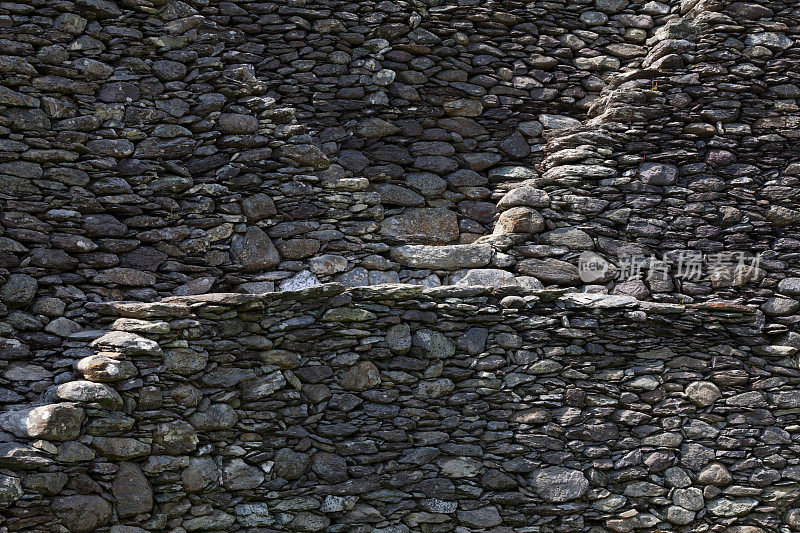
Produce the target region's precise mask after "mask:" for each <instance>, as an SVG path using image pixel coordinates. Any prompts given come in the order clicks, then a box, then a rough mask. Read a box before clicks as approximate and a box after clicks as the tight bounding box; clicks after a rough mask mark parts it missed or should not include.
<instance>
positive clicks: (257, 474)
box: [222, 459, 264, 490]
mask: <svg viewBox="0 0 800 533" xmlns="http://www.w3.org/2000/svg"><path fill="white" fill-rule="evenodd" d="M263 481H264V473H263V472H262V471H261V470H260V469H259V468H258V467H255V466H251V465H249V464H247V463H245V462H244V461H243V460H242V459H233V460H231V461H229V462H228V463H227V464H226V465H225V467H224V468H223V469H222V483H223V484H224V485H225V488H227V489H228V490H248V489H254V488H256V487H258V486H259V485H261V483H262V482H263Z"/></svg>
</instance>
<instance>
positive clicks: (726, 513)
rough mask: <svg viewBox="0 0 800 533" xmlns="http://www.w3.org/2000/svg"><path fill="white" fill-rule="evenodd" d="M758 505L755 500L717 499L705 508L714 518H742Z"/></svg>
mask: <svg viewBox="0 0 800 533" xmlns="http://www.w3.org/2000/svg"><path fill="white" fill-rule="evenodd" d="M757 505H758V500H756V499H755V498H737V499H729V498H718V499H716V500H712V501H710V502H708V504H707V505H706V508H707V509H708V511H709V512H710V513H711V514H712V515H714V516H723V517H730V516H744V515H746V514H747V513H749V512H750V511H752V510H753V509H754V508H755V507H756V506H757Z"/></svg>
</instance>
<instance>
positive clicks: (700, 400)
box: [686, 381, 722, 407]
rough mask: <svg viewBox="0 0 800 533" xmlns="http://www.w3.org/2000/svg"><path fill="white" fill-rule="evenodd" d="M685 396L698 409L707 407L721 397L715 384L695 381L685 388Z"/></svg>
mask: <svg viewBox="0 0 800 533" xmlns="http://www.w3.org/2000/svg"><path fill="white" fill-rule="evenodd" d="M686 396H688V397H689V399H690V400H691V401H692V403H694V404H695V405H698V406H700V407H708V406H709V405H711V404H713V403H714V402H715V401H717V400H718V399H720V398H721V397H722V393H721V392H720V390H719V387H717V386H716V385H715V384H713V383H711V382H709V381H695V382H693V383H690V384H689V385H687V386H686Z"/></svg>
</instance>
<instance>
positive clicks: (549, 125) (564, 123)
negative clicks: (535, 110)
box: [539, 114, 581, 130]
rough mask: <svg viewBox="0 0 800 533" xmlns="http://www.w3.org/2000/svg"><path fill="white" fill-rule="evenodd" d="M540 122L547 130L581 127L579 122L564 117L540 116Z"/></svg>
mask: <svg viewBox="0 0 800 533" xmlns="http://www.w3.org/2000/svg"><path fill="white" fill-rule="evenodd" d="M539 122H541V124H542V126H543V127H544V128H545V129H549V130H562V129H568V128H575V127H578V126H580V125H581V122H580V121H579V120H577V119H574V118H571V117H567V116H564V115H548V114H542V115H539Z"/></svg>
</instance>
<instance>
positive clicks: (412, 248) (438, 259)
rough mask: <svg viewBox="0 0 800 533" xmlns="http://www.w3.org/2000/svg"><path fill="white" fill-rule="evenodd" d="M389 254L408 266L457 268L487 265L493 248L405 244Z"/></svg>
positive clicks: (439, 268)
mask: <svg viewBox="0 0 800 533" xmlns="http://www.w3.org/2000/svg"><path fill="white" fill-rule="evenodd" d="M390 255H391V257H392V259H393V260H395V261H397V262H398V263H400V264H401V265H404V266H408V267H413V268H430V269H432V270H457V269H460V268H480V267H483V266H486V265H488V264H489V263H490V262H491V260H492V255H493V250H492V247H491V246H490V245H488V244H480V245H478V244H454V245H449V246H426V245H406V246H397V247H394V248H392V249H391V251H390Z"/></svg>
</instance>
